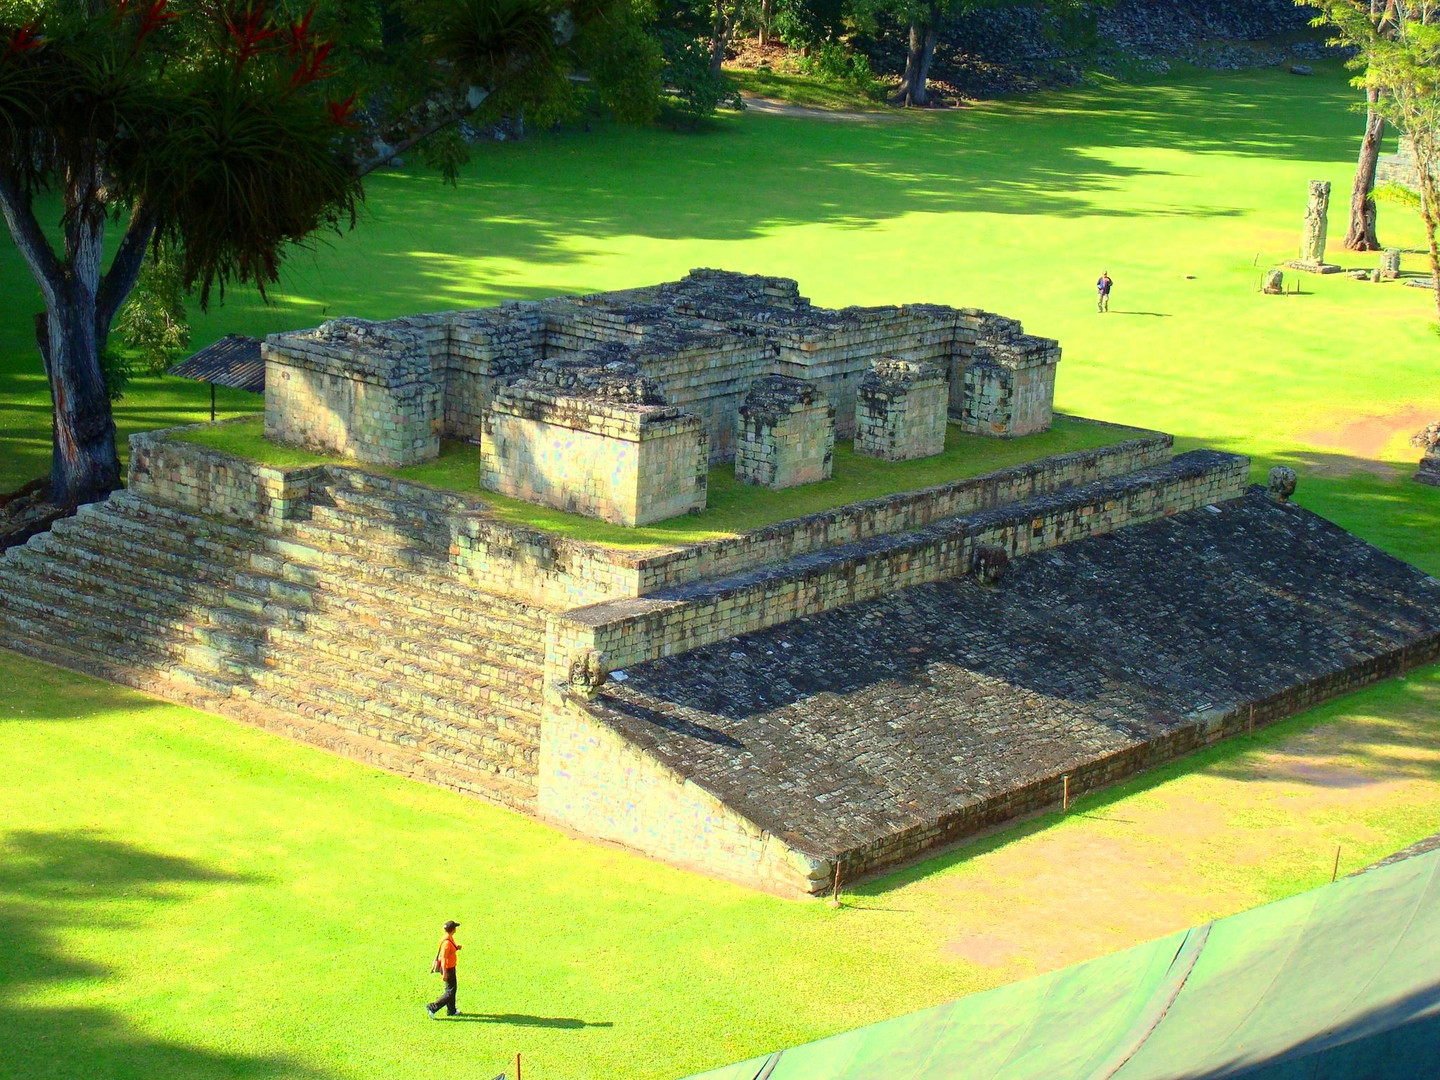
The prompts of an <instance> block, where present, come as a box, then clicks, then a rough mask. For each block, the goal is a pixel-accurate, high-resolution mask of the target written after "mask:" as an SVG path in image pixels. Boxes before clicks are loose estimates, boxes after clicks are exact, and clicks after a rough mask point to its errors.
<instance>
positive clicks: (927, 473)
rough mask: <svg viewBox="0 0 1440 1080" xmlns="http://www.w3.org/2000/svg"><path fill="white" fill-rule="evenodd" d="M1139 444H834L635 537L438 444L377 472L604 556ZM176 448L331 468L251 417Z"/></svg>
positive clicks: (455, 447)
mask: <svg viewBox="0 0 1440 1080" xmlns="http://www.w3.org/2000/svg"><path fill="white" fill-rule="evenodd" d="M1138 434H1140V433H1139V432H1136V431H1134V430H1133V429H1130V428H1123V427H1116V426H1112V425H1109V424H1094V423H1088V422H1086V421H1084V420H1080V419H1076V418H1074V417H1065V416H1062V417H1057V418H1056V420H1055V423H1054V425H1053V426H1052V427H1051V429H1050V430H1049V431H1046V432H1043V433H1041V434H1038V435H1030V436H1027V437H1025V438H1023V439H987V438H984V437H982V436H979V435H967V434H966V433H964V432H962V431H960V430H959V429H958V428H956V427H954V426H953V425H952V426H951V427H950V428H949V429H948V431H947V432H946V437H945V452H944V453H942V454H937V455H936V456H935V457H930V458H922V459H920V460H918V461H880V460H877V459H875V458H869V457H864V456H862V455H859V454H856V453H855V451H854V449H853V448H852V446H851V444H850V443H849V442H839V443H836V444H835V459H834V475H833V476H832V477H831V479H829V480H826V481H823V482H821V483H818V484H807V485H805V486H804V487H800V488H790V489H788V490H785V491H770V490H768V489H757V488H754V487H752V486H750V485H749V484H745V483H742V482H740V481H739V480H736V479H735V468H734V466H733V465H716V466H715V467H713V468H712V469H711V470H710V476H709V480H708V484H709V487H708V498H707V505H706V508H705V510H704V511H702V512H700V513H697V514H686V515H684V516H682V517H677V518H671V519H670V520H668V521H661V522H657V523H655V524H653V525H646V526H641V527H639V528H629V527H626V526H623V525H611V524H608V523H607V522H603V521H596V520H595V519H594V518H588V517H584V516H582V515H580V514H568V513H565V512H564V511H561V510H552V509H550V508H548V507H544V506H536V505H535V504H534V503H528V502H524V501H522V500H520V499H512V498H508V497H506V496H503V495H497V494H495V493H494V492H491V491H485V490H484V489H482V488H481V487H480V451H479V448H478V447H476V446H473V445H469V444H466V443H461V442H451V441H447V442H445V443H443V444H442V446H441V451H440V456H439V457H438V458H436V459H435V460H434V461H427V462H424V463H422V464H419V465H409V466H404V467H402V468H397V469H381V470H380V471H381V472H385V473H389V474H390V475H392V476H398V477H401V478H402V479H406V480H413V481H415V482H417V483H421V484H428V485H430V486H431V487H437V488H445V489H447V490H449V491H462V492H469V493H472V494H480V495H482V496H483V497H484V498H485V501H486V502H488V503H489V504H490V506H491V507H492V508H493V511H494V514H495V516H496V517H497V518H499V519H500V520H502V521H508V522H511V523H513V524H516V525H525V526H528V527H530V528H534V529H543V530H544V531H546V532H551V533H555V534H557V535H559V536H565V537H569V538H570V539H574V540H583V541H587V542H589V543H595V544H605V545H607V546H610V547H656V546H667V545H675V544H696V543H700V542H702V541H705V540H717V539H721V538H724V537H729V536H738V535H739V534H740V533H743V532H747V531H749V530H750V529H758V528H761V527H762V526H765V525H770V524H773V523H774V522H777V521H786V520H788V519H790V518H795V517H803V516H804V515H806V514H815V513H819V512H821V511H823V510H831V509H833V508H835V507H837V506H844V505H845V504H846V503H852V502H858V501H860V500H862V499H875V498H880V497H881V496H884V495H891V494H894V493H896V492H901V491H914V490H916V489H918V488H925V487H932V486H934V485H937V484H944V483H946V482H948V481H951V480H959V479H963V478H965V477H971V476H979V475H980V474H981V473H987V472H991V471H993V470H995V469H1003V468H1006V467H1007V466H1010V465H1020V464H1023V463H1025V462H1027V461H1035V460H1038V459H1039V458H1043V457H1049V456H1051V455H1053V454H1067V453H1071V452H1074V451H1079V450H1090V449H1094V448H1095V447H1100V446H1110V445H1112V444H1114V443H1117V442H1124V441H1125V440H1126V439H1131V438H1134V437H1136V435H1138ZM180 438H182V439H184V440H186V441H187V442H193V443H198V444H200V445H202V446H209V447H212V448H214V449H216V450H223V451H225V452H226V453H229V454H235V455H237V456H238V457H243V458H248V459H249V460H251V461H260V462H264V463H265V464H268V465H275V466H279V467H282V468H289V467H295V466H303V465H317V464H321V463H331V464H334V463H337V462H339V460H340V459H338V458H336V457H327V456H324V455H320V454H315V453H310V452H307V451H304V450H299V449H296V448H295V447H292V446H284V445H281V444H277V443H273V442H271V441H270V440H269V439H266V438H265V436H264V433H263V432H262V431H261V427H260V420H259V418H258V417H256V418H255V419H254V420H253V421H250V420H242V421H240V422H231V423H224V424H215V425H213V426H212V425H206V426H204V427H199V428H193V429H191V430H188V431H185V432H182V433H181V435H180Z"/></svg>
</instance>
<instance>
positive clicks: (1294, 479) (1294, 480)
mask: <svg viewBox="0 0 1440 1080" xmlns="http://www.w3.org/2000/svg"><path fill="white" fill-rule="evenodd" d="M1299 483H1300V474H1299V473H1297V472H1296V471H1295V470H1294V469H1292V468H1290V466H1288V465H1276V466H1275V467H1274V468H1273V469H1271V470H1270V477H1269V482H1268V483H1267V484H1266V485H1265V490H1266V491H1267V493H1268V494H1269V495H1270V498H1272V499H1274V500H1275V501H1276V502H1277V503H1287V502H1289V501H1290V496H1291V495H1294V494H1295V487H1296V485H1297V484H1299Z"/></svg>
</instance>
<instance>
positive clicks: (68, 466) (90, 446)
mask: <svg viewBox="0 0 1440 1080" xmlns="http://www.w3.org/2000/svg"><path fill="white" fill-rule="evenodd" d="M65 203H66V218H65V226H64V247H65V257H64V260H63V261H62V260H61V259H60V258H58V257H57V256H56V254H55V252H54V251H53V250H52V249H51V247H50V244H49V241H48V240H47V238H46V236H45V234H44V230H42V229H41V228H40V225H39V222H38V221H37V220H36V218H35V214H34V208H33V206H32V203H31V199H30V196H29V195H27V194H26V193H25V191H24V190H23V189H22V188H21V187H20V185H19V184H18V183H17V182H16V181H15V178H14V177H13V176H12V175H10V174H8V173H5V172H3V171H0V211H3V212H4V215H5V223H6V224H7V225H8V226H9V228H10V235H11V237H12V238H13V239H14V241H15V246H16V247H17V248H18V249H19V251H20V253H21V255H22V256H23V257H24V259H25V262H26V264H27V266H28V267H29V269H30V272H31V274H32V275H33V276H34V278H35V281H36V284H38V285H39V286H40V294H41V296H42V298H43V299H44V301H45V311H44V312H43V313H42V314H40V315H38V316H36V319H35V342H36V344H37V345H38V346H39V349H40V359H41V362H42V363H43V364H44V367H45V377H46V379H47V381H48V382H49V384H50V400H51V420H52V426H51V451H52V453H51V459H50V489H51V490H50V500H51V501H52V502H55V503H59V504H62V505H73V504H77V503H82V502H91V501H94V500H95V499H99V498H103V497H104V496H105V495H106V494H107V493H109V492H110V491H112V490H114V489H115V487H116V486H118V484H119V482H120V459H119V456H118V454H117V453H116V449H115V418H114V414H113V413H112V411H111V408H110V395H109V393H108V392H107V390H106V387H105V375H104V372H103V371H102V369H101V367H100V354H101V350H103V349H104V348H105V343H106V340H107V338H108V337H109V335H110V325H111V323H112V322H113V321H114V318H115V313H116V312H117V311H118V310H119V308H120V305H121V303H123V302H124V300H125V297H127V296H128V295H130V290H131V289H133V288H134V287H135V279H136V277H137V276H138V275H139V273H140V266H141V264H142V263H143V262H144V259H145V248H146V246H147V245H148V244H149V242H150V238H151V237H152V236H153V235H154V232H155V220H154V218H153V217H152V215H151V214H150V213H149V211H148V210H147V209H146V208H145V207H144V206H137V207H135V209H134V210H133V211H132V213H131V216H130V224H129V227H128V228H127V230H126V233H125V236H124V238H123V239H122V240H121V242H120V245H119V247H118V248H117V249H116V252H115V257H114V259H113V260H112V261H111V264H110V269H109V271H108V272H107V273H105V274H104V275H102V274H101V272H100V271H101V257H102V251H103V248H104V242H105V220H106V207H105V205H104V201H103V196H102V188H101V183H100V178H99V173H98V170H95V169H91V170H88V171H86V170H84V169H82V170H79V175H77V176H73V177H71V178H70V182H69V183H68V184H67V186H66V190H65Z"/></svg>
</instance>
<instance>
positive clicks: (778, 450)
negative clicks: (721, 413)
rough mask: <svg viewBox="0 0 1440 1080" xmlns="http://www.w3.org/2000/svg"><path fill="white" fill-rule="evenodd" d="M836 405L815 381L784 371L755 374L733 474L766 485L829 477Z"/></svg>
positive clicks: (742, 415) (739, 432)
mask: <svg viewBox="0 0 1440 1080" xmlns="http://www.w3.org/2000/svg"><path fill="white" fill-rule="evenodd" d="M834 459H835V409H834V407H833V406H832V405H831V404H830V402H829V401H828V400H826V397H825V395H824V394H822V393H821V392H820V391H819V390H818V389H817V388H816V387H815V385H814V384H813V383H808V382H804V381H802V380H800V379H792V378H789V377H788V376H785V375H767V376H765V377H764V378H763V379H756V380H755V385H754V386H752V387H751V388H750V392H749V393H748V394H746V395H745V403H744V404H743V405H741V406H740V414H739V418H738V421H737V425H736V436H735V478H736V479H737V480H742V481H744V482H745V483H747V484H757V485H759V486H761V487H768V488H777V489H778V488H788V487H797V486H798V485H800V484H814V483H817V482H819V481H821V480H828V479H830V472H831V469H832V467H833V465H834Z"/></svg>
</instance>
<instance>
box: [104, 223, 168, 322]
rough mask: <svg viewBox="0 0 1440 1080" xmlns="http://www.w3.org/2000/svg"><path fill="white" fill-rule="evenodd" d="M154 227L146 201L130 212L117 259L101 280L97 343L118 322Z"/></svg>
mask: <svg viewBox="0 0 1440 1080" xmlns="http://www.w3.org/2000/svg"><path fill="white" fill-rule="evenodd" d="M155 227H156V219H155V214H154V213H153V212H152V211H151V210H150V208H149V207H148V206H146V205H145V204H144V203H143V202H141V203H137V204H136V206H135V208H134V209H133V210H131V212H130V225H129V227H127V228H126V230H125V236H124V238H123V239H122V240H121V241H120V246H119V247H118V248H117V249H116V250H115V258H113V259H112V260H111V261H110V269H109V270H107V271H106V273H105V276H104V277H103V278H102V279H101V280H100V289H99V291H98V292H97V294H96V296H95V340H96V341H97V342H102V343H103V342H104V341H105V340H106V339H107V338H108V337H109V336H110V324H111V323H113V322H114V321H115V313H116V312H117V311H119V310H120V305H121V304H123V303H124V302H125V298H126V297H127V296H129V295H130V290H131V289H133V288H134V287H135V280H136V279H137V278H138V277H139V276H140V267H141V266H142V265H143V264H144V262H145V249H146V248H147V247H149V246H150V241H151V240H152V239H153V238H154V236H155Z"/></svg>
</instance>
